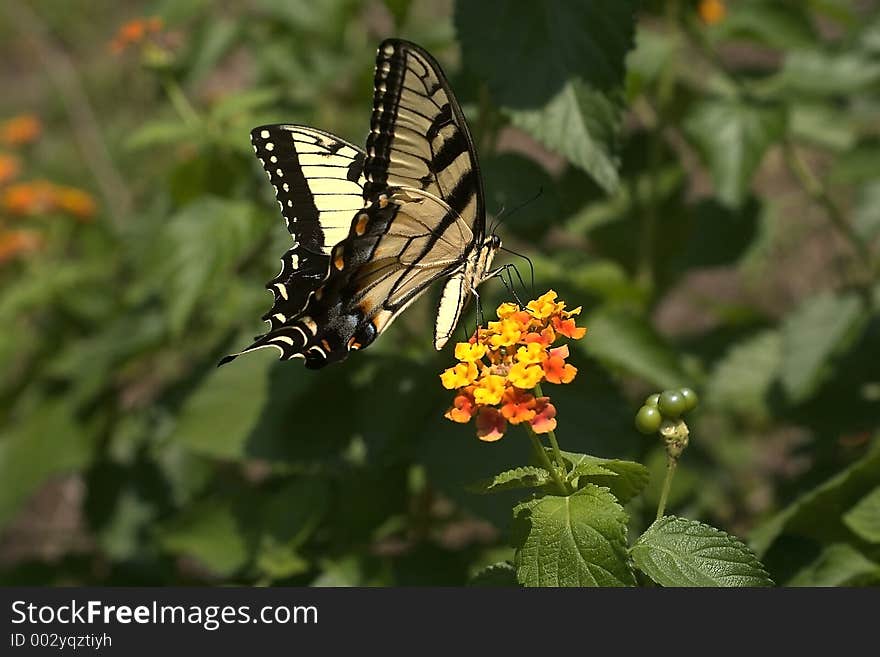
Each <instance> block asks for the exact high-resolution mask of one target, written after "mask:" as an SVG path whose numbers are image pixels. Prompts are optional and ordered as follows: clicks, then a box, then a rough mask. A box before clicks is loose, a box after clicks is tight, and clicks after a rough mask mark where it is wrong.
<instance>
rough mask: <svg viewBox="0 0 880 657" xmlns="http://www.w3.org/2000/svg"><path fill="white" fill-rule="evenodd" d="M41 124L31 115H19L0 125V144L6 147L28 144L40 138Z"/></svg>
mask: <svg viewBox="0 0 880 657" xmlns="http://www.w3.org/2000/svg"><path fill="white" fill-rule="evenodd" d="M42 131H43V124H42V123H41V122H40V119H38V118H37V117H36V116H34V115H33V114H19V115H18V116H13V117H12V118H11V119H6V120H5V121H3V122H2V123H0V143H3V144H5V145H6V146H22V145H24V144H30V143H32V142H34V141H36V140H37V139H39V137H40V133H41V132H42Z"/></svg>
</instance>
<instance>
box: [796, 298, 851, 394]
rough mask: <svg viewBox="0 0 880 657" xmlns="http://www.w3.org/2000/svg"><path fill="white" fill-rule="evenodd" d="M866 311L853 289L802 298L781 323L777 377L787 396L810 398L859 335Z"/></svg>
mask: <svg viewBox="0 0 880 657" xmlns="http://www.w3.org/2000/svg"><path fill="white" fill-rule="evenodd" d="M867 320H868V313H867V311H866V310H865V308H864V305H863V303H862V301H861V299H860V298H859V296H858V294H856V293H855V292H850V293H846V294H840V295H836V294H834V293H831V292H827V293H824V294H821V295H819V296H816V297H812V298H810V299H807V300H806V301H804V302H803V303H802V304H801V305H800V306H799V307H798V308H796V309H795V310H794V311H793V312H792V313H791V314H790V315H788V317H787V318H786V319H785V322H784V324H783V326H782V366H781V371H780V378H781V381H782V386H783V388H784V389H785V392H786V393H787V395H788V398H789V399H790V400H791V401H792V402H794V403H800V402H803V401H805V400H807V399H809V398H810V396H811V395H812V394H813V393H814V392H816V389H817V388H818V387H819V385H820V384H821V383H822V382H823V381H824V380H825V379H826V378H827V377H828V376H829V375H830V374H831V373H832V368H831V365H832V360H833V358H834V357H835V356H837V355H840V354H841V353H842V352H844V351H845V350H846V349H847V348H848V347H849V346H850V345H851V344H852V343H853V342H854V340H855V339H856V338H857V337H858V336H859V334H860V333H861V331H862V328H863V327H864V326H865V323H866V322H867Z"/></svg>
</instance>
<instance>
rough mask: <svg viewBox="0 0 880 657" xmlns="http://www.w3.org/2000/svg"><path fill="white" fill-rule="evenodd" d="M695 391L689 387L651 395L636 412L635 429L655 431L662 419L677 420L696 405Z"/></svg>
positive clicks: (646, 431)
mask: <svg viewBox="0 0 880 657" xmlns="http://www.w3.org/2000/svg"><path fill="white" fill-rule="evenodd" d="M698 401H699V400H698V399H697V393H695V392H694V391H693V390H691V389H690V388H680V389H678V390H664V391H663V392H660V393H656V394H653V395H651V396H650V397H648V398H647V399H646V400H645V405H644V406H642V407H641V408H640V409H639V412H638V413H636V429H638V430H639V431H641V432H642V433H644V434H651V433H655V432H656V431H658V430H659V429H660V425H661V424H662V423H663V420H677V419H678V418H679V417H680V416H682V415H683V414H685V413H687V412H688V411H692V410H693V409H694V408H696V407H697V403H698Z"/></svg>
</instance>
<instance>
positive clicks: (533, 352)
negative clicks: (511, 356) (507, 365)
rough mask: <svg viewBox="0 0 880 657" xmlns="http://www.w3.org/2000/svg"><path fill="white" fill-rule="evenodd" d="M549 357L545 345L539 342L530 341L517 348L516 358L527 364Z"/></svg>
mask: <svg viewBox="0 0 880 657" xmlns="http://www.w3.org/2000/svg"><path fill="white" fill-rule="evenodd" d="M546 358H547V352H546V351H545V350H544V346H543V345H542V344H540V343H538V342H530V343H528V344H527V345H525V346H524V347H520V348H519V349H517V350H516V360H517V362H519V363H525V364H526V365H535V364H537V363H540V362H542V361H543V360H545V359H546Z"/></svg>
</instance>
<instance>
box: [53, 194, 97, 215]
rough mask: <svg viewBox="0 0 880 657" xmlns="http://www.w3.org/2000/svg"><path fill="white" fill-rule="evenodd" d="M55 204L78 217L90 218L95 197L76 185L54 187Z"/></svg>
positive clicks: (63, 210)
mask: <svg viewBox="0 0 880 657" xmlns="http://www.w3.org/2000/svg"><path fill="white" fill-rule="evenodd" d="M55 206H56V207H57V208H58V209H59V210H61V211H62V212H66V213H67V214H70V215H73V216H74V217H77V218H79V219H91V218H92V217H94V216H95V209H96V205H95V199H93V198H92V197H91V196H90V195H89V194H87V193H86V192H84V191H82V190H81V189H77V188H76V187H56V188H55Z"/></svg>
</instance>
